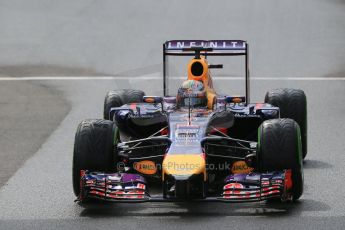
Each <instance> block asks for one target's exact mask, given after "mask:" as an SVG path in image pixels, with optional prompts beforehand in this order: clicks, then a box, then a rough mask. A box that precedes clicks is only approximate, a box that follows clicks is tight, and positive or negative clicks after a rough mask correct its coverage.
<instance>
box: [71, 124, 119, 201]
mask: <svg viewBox="0 0 345 230" xmlns="http://www.w3.org/2000/svg"><path fill="white" fill-rule="evenodd" d="M115 133H116V126H115V124H114V122H112V121H108V120H102V119H88V120H84V121H82V122H81V123H80V124H79V125H78V128H77V132H76V135H75V140H74V152H73V168H72V179H73V190H74V194H75V195H76V196H78V195H79V193H80V170H90V171H101V172H112V171H115V163H116V162H115V161H116V158H117V156H116V155H117V154H116V152H115V151H114V139H116V138H114V135H115Z"/></svg>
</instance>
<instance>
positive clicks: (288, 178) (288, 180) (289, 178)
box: [285, 169, 293, 189]
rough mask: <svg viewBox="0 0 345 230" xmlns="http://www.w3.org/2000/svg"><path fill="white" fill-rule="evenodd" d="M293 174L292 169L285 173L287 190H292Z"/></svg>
mask: <svg viewBox="0 0 345 230" xmlns="http://www.w3.org/2000/svg"><path fill="white" fill-rule="evenodd" d="M292 185H293V181H292V172H291V169H288V170H286V171H285V189H292Z"/></svg>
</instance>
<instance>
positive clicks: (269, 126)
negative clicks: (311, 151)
mask: <svg viewBox="0 0 345 230" xmlns="http://www.w3.org/2000/svg"><path fill="white" fill-rule="evenodd" d="M301 152H302V147H301V135H300V128H299V126H298V124H297V123H296V122H295V121H294V120H292V119H288V118H283V119H272V120H267V121H264V122H263V123H262V124H261V125H260V127H259V131H258V152H257V166H258V170H259V171H260V172H268V171H281V170H284V169H291V174H292V184H293V185H292V196H293V200H298V199H299V198H300V196H301V195H302V193H303V164H302V154H301Z"/></svg>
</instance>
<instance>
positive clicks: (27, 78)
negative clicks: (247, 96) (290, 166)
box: [0, 0, 345, 229]
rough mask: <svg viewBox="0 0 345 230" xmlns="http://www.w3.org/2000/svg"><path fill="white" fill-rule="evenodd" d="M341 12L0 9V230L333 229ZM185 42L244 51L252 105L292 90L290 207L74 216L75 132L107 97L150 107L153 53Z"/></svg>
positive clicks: (180, 207) (135, 208) (66, 6)
mask: <svg viewBox="0 0 345 230" xmlns="http://www.w3.org/2000/svg"><path fill="white" fill-rule="evenodd" d="M344 8H345V2H344V1H341V0H337V1H336V0H334V1H326V0H315V1H279V2H278V1H265V2H263V1H252V2H243V1H239V2H234V1H233V2H230V1H221V2H219V3H211V2H202V1H195V2H178V1H169V2H166V3H160V2H159V1H157V2H154V1H146V2H144V1H120V2H113V1H87V0H83V1H73V3H72V2H67V1H66V2H65V1H38V0H37V1H31V0H30V1H17V0H12V1H1V2H0V18H1V20H0V30H1V36H0V106H1V110H0V126H1V130H0V137H1V139H0V146H1V152H0V157H1V158H0V173H1V174H0V186H1V188H0V207H1V209H0V229H108V228H111V229H156V228H160V229H183V228H188V229H217V228H218V229H229V228H240V229H252V228H253V229H343V228H344V227H343V226H344V225H345V218H344V217H345V204H344V200H345V195H344V191H345V185H344V181H343V178H344V175H345V169H344V168H345V164H344V160H345V155H344V151H345V146H344V144H343V142H344V139H345V135H344V129H345V123H344V115H343V114H344V113H345V107H344V99H343V97H344V95H345V81H344V79H343V77H345V67H344V66H345V65H344V64H345V62H344V60H345V52H344V51H345V48H344V47H345V14H344V12H345V11H344V10H345V9H344ZM200 12H201V13H200ZM192 25H193V26H192ZM187 38H195V39H200V38H202V39H203V38H205V39H220V38H225V39H227V38H235V39H237V38H240V39H245V40H248V42H249V44H250V50H251V73H252V76H253V78H254V79H253V81H252V101H262V100H263V97H264V94H265V92H266V90H268V89H271V88H276V87H293V88H301V89H303V90H305V92H306V94H307V96H308V120H309V152H308V156H307V158H306V160H305V162H304V167H305V192H304V194H303V196H302V197H301V199H300V201H299V202H297V203H293V204H267V203H265V202H261V203H251V204H223V203H207V204H206V203H203V204H196V203H193V204H172V203H143V204H90V205H87V206H81V205H79V204H76V203H74V202H73V201H74V199H75V198H74V195H73V192H72V183H71V157H72V149H73V141H74V134H75V131H76V127H77V125H78V123H79V122H80V121H81V120H82V119H85V118H100V117H101V116H102V106H103V98H104V95H105V92H106V91H107V90H110V89H117V88H140V89H143V90H145V91H146V92H147V93H148V94H160V93H161V90H160V85H161V81H160V80H159V76H160V74H161V44H162V42H163V41H165V40H168V39H187ZM56 76H59V77H56ZM84 76H85V77H84ZM219 80H220V81H223V82H225V81H226V80H221V79H219ZM227 80H228V81H227V84H233V85H235V84H238V81H237V80H236V79H232V80H230V79H227ZM227 84H220V85H221V87H223V88H222V90H226V87H227Z"/></svg>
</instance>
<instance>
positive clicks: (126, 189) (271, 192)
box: [73, 40, 307, 202]
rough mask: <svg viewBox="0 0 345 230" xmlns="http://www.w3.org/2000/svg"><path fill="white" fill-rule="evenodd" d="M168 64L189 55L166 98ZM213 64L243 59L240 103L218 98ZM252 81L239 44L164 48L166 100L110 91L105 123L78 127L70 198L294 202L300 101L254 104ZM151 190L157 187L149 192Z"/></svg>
mask: <svg viewBox="0 0 345 230" xmlns="http://www.w3.org/2000/svg"><path fill="white" fill-rule="evenodd" d="M168 56H178V57H180V56H185V57H189V60H188V63H185V64H188V65H187V73H185V74H184V77H183V78H184V80H181V81H180V83H179V84H180V86H179V88H178V89H177V91H175V92H174V93H173V94H172V93H170V91H171V90H170V88H169V87H168V86H169V84H168V83H169V78H168V74H167V71H168V62H167V57H168ZM215 56H218V58H219V57H224V56H244V58H245V65H244V66H245V79H244V80H245V95H243V96H237V95H235V96H234V95H221V94H219V93H217V92H216V90H215V88H216V87H214V84H213V83H214V81H212V77H211V72H210V69H221V68H223V64H211V63H210V62H209V61H210V60H211V59H212V58H213V57H215ZM176 79H177V80H179V79H181V77H179V78H176ZM176 79H175V80H176ZM213 80H215V79H213ZM249 83H250V82H249V69H248V44H247V43H246V42H245V41H242V40H211V41H205V40H172V41H167V42H165V43H164V44H163V90H164V93H163V96H146V95H145V93H144V92H143V91H140V90H129V89H123V90H112V91H110V92H108V93H107V95H106V97H105V102H104V119H89V120H84V121H82V122H81V123H80V124H79V126H78V129H77V132H76V135H75V144H74V155H73V188H74V193H75V195H76V196H77V197H78V199H77V200H78V201H80V202H86V201H88V200H91V199H101V200H107V201H113V202H146V201H151V202H154V201H156V202H162V201H164V202H169V201H170V202H175V201H223V202H246V201H261V200H273V199H274V200H281V201H294V200H297V199H299V198H300V196H301V195H302V193H303V180H304V179H303V164H302V160H303V158H304V157H305V156H306V153H307V100H306V96H305V93H304V92H303V91H302V90H297V89H287V88H282V89H275V90H271V91H268V92H267V94H266V96H265V102H264V103H251V102H250V98H249V92H250V89H249ZM169 90H170V91H169ZM157 183H158V184H159V187H160V189H159V192H158V194H157V192H156V194H154V192H152V191H154V190H155V188H153V187H154V186H153V185H157ZM156 190H157V189H156Z"/></svg>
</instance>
